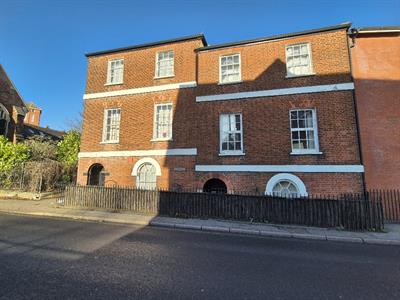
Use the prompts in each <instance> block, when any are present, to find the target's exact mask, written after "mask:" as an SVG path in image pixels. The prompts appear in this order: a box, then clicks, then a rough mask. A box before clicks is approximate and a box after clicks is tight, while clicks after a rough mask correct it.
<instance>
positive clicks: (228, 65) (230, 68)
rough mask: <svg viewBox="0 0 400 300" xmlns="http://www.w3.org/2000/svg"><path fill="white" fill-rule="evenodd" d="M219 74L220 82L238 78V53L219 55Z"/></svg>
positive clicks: (232, 80) (237, 79)
mask: <svg viewBox="0 0 400 300" xmlns="http://www.w3.org/2000/svg"><path fill="white" fill-rule="evenodd" d="M220 74H221V82H234V81H239V80H240V58H239V54H234V55H229V56H222V57H221V65H220Z"/></svg>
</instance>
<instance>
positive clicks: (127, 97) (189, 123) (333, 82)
mask: <svg viewBox="0 0 400 300" xmlns="http://www.w3.org/2000/svg"><path fill="white" fill-rule="evenodd" d="M349 27H350V24H343V25H338V26H332V27H326V28H321V29H316V30H309V31H304V32H298V33H291V34H284V35H278V36H272V37H266V38H260V39H255V40H248V41H241V42H235V43H230V44H221V45H212V46H209V45H207V43H206V40H205V38H204V36H203V35H195V36H191V37H185V38H179V39H173V40H167V41H161V42H156V43H151V44H145V45H138V46H132V47H126V48H119V49H114V50H108V51H101V52H95V53H89V54H87V57H88V71H87V74H88V75H87V85H86V92H85V95H84V99H85V109H84V122H83V135H82V142H81V152H80V154H79V169H78V182H79V183H80V184H105V185H114V184H118V185H129V186H138V187H141V188H154V187H159V188H169V189H192V190H194V189H196V190H227V191H229V192H232V191H248V192H267V193H281V194H285V195H287V194H297V195H307V194H320V193H323V194H340V193H348V192H361V191H362V190H363V171H364V168H363V166H362V164H361V160H360V149H359V145H358V134H357V124H356V117H355V116H356V114H355V102H354V97H353V92H354V84H353V82H352V76H351V67H350V56H349V47H348V37H347V34H348V30H349Z"/></svg>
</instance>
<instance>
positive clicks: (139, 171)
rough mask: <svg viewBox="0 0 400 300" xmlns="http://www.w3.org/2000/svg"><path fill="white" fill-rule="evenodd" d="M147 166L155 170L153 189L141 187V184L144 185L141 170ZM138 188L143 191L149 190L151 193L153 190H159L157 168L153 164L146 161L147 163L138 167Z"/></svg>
mask: <svg viewBox="0 0 400 300" xmlns="http://www.w3.org/2000/svg"><path fill="white" fill-rule="evenodd" d="M145 165H150V166H151V167H152V168H154V182H151V183H154V187H152V188H147V186H141V183H142V182H141V181H140V178H141V170H142V168H143V167H144V166H145ZM144 183H145V184H148V183H149V182H144ZM136 188H137V189H142V190H149V191H153V190H156V189H157V168H156V166H155V165H154V164H152V163H151V162H148V161H146V162H143V163H142V164H141V165H140V166H138V168H137V174H136Z"/></svg>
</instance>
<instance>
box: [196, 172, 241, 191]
mask: <svg viewBox="0 0 400 300" xmlns="http://www.w3.org/2000/svg"><path fill="white" fill-rule="evenodd" d="M213 178H215V179H219V180H222V181H223V182H224V183H225V185H226V188H227V191H228V193H231V192H232V191H233V190H234V189H233V185H232V183H231V181H230V179H229V178H228V176H226V175H224V174H221V173H207V174H204V175H202V176H200V178H199V179H198V180H197V183H196V189H197V191H203V186H204V184H205V183H206V182H207V181H208V180H210V179H213Z"/></svg>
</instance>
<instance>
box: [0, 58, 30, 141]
mask: <svg viewBox="0 0 400 300" xmlns="http://www.w3.org/2000/svg"><path fill="white" fill-rule="evenodd" d="M26 111H27V108H26V105H25V103H24V100H23V99H22V97H21V95H20V94H19V92H18V90H17V88H16V87H15V85H14V84H13V82H12V81H11V79H10V78H9V77H8V75H7V73H6V71H5V70H4V68H3V66H2V65H1V64H0V135H4V136H5V137H7V138H8V139H9V140H10V141H12V142H14V143H16V142H18V141H19V140H21V139H22V135H21V134H22V130H23V123H24V117H25V114H26Z"/></svg>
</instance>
